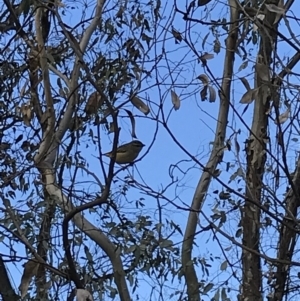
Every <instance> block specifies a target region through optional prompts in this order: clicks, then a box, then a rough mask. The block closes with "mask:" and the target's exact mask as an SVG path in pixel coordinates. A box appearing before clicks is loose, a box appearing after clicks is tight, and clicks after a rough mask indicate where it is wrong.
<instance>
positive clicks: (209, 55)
mask: <svg viewBox="0 0 300 301" xmlns="http://www.w3.org/2000/svg"><path fill="white" fill-rule="evenodd" d="M213 58H214V55H213V54H212V53H204V54H203V55H201V57H200V60H201V61H206V60H211V59H213Z"/></svg>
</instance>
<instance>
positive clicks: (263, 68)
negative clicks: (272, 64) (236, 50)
mask: <svg viewBox="0 0 300 301" xmlns="http://www.w3.org/2000/svg"><path fill="white" fill-rule="evenodd" d="M255 69H256V72H257V74H258V76H259V77H260V78H261V79H262V80H263V81H266V82H267V81H269V80H270V71H269V68H268V66H267V65H265V64H262V63H256V65H255Z"/></svg>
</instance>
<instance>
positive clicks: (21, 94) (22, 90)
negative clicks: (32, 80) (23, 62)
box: [20, 79, 29, 97]
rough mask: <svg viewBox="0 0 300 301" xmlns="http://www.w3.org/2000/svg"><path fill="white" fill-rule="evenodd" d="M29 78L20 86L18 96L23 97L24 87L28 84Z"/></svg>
mask: <svg viewBox="0 0 300 301" xmlns="http://www.w3.org/2000/svg"><path fill="white" fill-rule="evenodd" d="M28 82H29V79H27V80H26V82H25V84H24V86H23V87H22V89H21V91H20V97H23V96H24V95H25V89H26V87H27V85H28Z"/></svg>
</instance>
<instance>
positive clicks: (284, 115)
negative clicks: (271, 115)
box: [274, 108, 290, 124]
mask: <svg viewBox="0 0 300 301" xmlns="http://www.w3.org/2000/svg"><path fill="white" fill-rule="evenodd" d="M289 117H290V108H288V109H287V110H286V111H285V112H284V113H282V114H280V115H279V116H278V121H279V124H283V123H285V122H286V121H287V120H288V119H289ZM274 123H275V124H278V122H277V119H275V120H274Z"/></svg>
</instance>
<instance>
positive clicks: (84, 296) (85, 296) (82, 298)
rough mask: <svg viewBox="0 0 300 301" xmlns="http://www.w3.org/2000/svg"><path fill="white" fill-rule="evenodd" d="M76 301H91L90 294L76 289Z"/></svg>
mask: <svg viewBox="0 0 300 301" xmlns="http://www.w3.org/2000/svg"><path fill="white" fill-rule="evenodd" d="M76 301H93V296H92V295H91V293H90V292H89V291H87V290H85V289H82V288H78V289H76Z"/></svg>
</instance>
